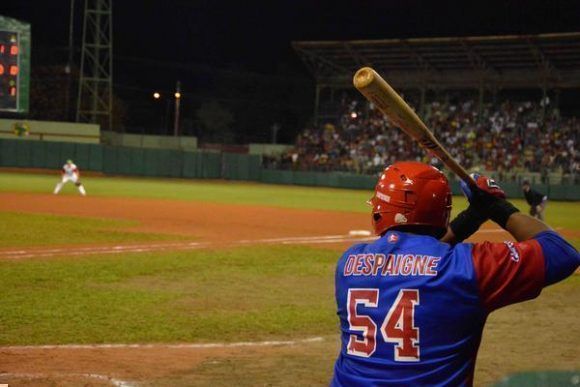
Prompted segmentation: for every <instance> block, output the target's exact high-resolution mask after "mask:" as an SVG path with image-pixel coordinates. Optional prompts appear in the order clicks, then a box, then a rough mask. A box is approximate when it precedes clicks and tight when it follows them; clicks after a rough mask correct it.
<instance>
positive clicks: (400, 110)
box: [353, 67, 475, 185]
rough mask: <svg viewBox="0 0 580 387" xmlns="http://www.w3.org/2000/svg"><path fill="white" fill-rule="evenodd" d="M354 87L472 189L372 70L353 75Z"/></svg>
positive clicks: (461, 171)
mask: <svg viewBox="0 0 580 387" xmlns="http://www.w3.org/2000/svg"><path fill="white" fill-rule="evenodd" d="M353 84H354V86H355V87H356V88H357V89H358V90H359V91H360V92H361V93H362V94H363V95H364V96H365V97H366V98H367V99H368V100H369V101H371V102H372V103H373V104H374V105H375V106H376V107H377V108H378V109H379V110H380V111H381V112H383V114H385V115H386V116H387V117H388V118H389V120H390V121H392V122H393V123H394V124H395V125H397V126H398V127H400V128H401V129H402V130H403V131H404V132H405V133H407V134H408V135H409V136H411V137H412V138H413V139H415V140H416V141H417V142H418V143H419V145H420V146H421V147H423V148H424V149H425V150H427V151H428V152H429V153H432V154H433V155H435V156H436V157H437V158H439V160H441V162H443V164H445V165H446V166H447V167H448V168H449V169H451V170H452V171H453V172H454V173H455V174H457V176H459V178H461V179H462V180H464V181H466V182H467V183H468V184H470V185H475V182H474V181H473V179H472V178H471V177H470V176H469V174H468V173H467V171H465V169H464V168H463V167H462V166H461V165H459V164H458V163H457V162H456V161H455V160H454V159H453V157H451V155H450V154H449V152H447V150H446V149H445V148H444V147H443V146H442V145H441V144H440V143H439V141H437V139H436V138H435V136H434V135H433V133H431V131H430V130H429V128H427V126H426V125H425V123H424V122H423V121H422V120H421V118H419V116H418V115H417V114H416V113H415V112H414V111H413V109H411V107H410V106H409V105H408V104H407V103H406V102H405V101H404V100H403V98H401V96H400V95H399V94H398V93H397V92H396V91H395V90H394V89H393V88H392V87H391V85H389V84H388V83H387V81H385V80H384V79H383V78H382V77H381V76H380V75H379V74H378V73H377V72H376V71H375V70H373V69H372V68H370V67H363V68H361V69H359V70H358V71H357V72H356V73H355V74H354V77H353Z"/></svg>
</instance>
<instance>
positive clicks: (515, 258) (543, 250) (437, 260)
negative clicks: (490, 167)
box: [331, 162, 580, 386]
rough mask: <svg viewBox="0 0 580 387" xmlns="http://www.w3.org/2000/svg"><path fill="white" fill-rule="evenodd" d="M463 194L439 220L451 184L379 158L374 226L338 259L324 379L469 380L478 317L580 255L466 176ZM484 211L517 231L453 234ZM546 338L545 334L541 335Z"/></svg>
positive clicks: (567, 271)
mask: <svg viewBox="0 0 580 387" xmlns="http://www.w3.org/2000/svg"><path fill="white" fill-rule="evenodd" d="M474 178H475V179H476V182H477V187H478V188H469V187H467V186H466V185H464V186H463V188H464V192H465V193H466V196H467V197H468V199H469V202H470V205H469V207H468V209H467V210H465V211H463V212H462V213H461V214H459V215H458V216H457V218H455V219H454V220H453V221H452V222H451V223H450V224H449V215H450V211H451V191H450V188H449V184H448V182H447V179H446V178H445V176H444V175H443V174H442V173H441V172H440V171H439V170H437V169H435V168H434V167H431V166H428V165H425V164H421V163H416V162H401V163H396V164H394V165H392V166H390V167H388V168H386V169H385V170H384V172H383V174H382V175H381V177H380V179H379V181H378V183H377V185H376V188H375V194H374V196H373V198H372V199H371V200H370V204H371V205H372V224H373V227H374V231H375V233H376V234H377V235H379V236H380V238H379V239H378V240H376V241H375V242H372V243H368V244H366V243H365V244H357V245H355V246H352V247H351V248H349V249H348V250H347V251H346V252H345V253H344V254H343V255H342V257H341V258H340V260H339V261H338V265H337V268H336V274H335V286H336V292H335V295H336V303H337V306H338V316H339V318H340V328H341V341H342V349H341V352H340V354H339V356H338V359H337V360H336V363H335V367H334V376H333V379H332V382H331V385H332V386H379V385H380V386H386V385H389V386H391V385H393V386H417V385H437V386H471V385H472V384H473V373H474V369H475V360H476V356H477V351H478V348H479V343H480V340H481V335H482V331H483V327H484V325H485V321H486V318H487V316H488V315H489V313H491V312H493V311H494V310H496V309H498V308H501V307H504V306H507V305H510V304H514V303H517V302H521V301H524V300H529V299H532V298H535V297H537V296H538V295H539V294H540V292H541V291H542V288H543V287H546V286H549V285H551V284H553V283H556V282H558V281H561V280H563V279H564V278H566V277H568V276H569V275H571V274H572V273H573V272H574V270H576V268H577V267H578V265H579V264H580V255H579V254H578V252H577V251H576V249H575V248H574V247H572V246H571V245H570V244H569V243H568V242H566V241H565V240H564V239H563V238H562V237H561V236H560V235H559V234H558V233H556V232H555V231H553V230H552V229H550V228H549V227H548V226H547V225H546V224H545V223H543V222H541V221H540V220H538V219H534V218H532V217H530V216H528V215H524V214H521V213H519V212H518V210H517V209H516V208H515V207H514V206H513V205H512V204H511V203H509V202H508V201H507V200H505V194H504V192H503V191H502V190H501V188H500V187H499V186H498V185H497V184H495V182H493V180H491V179H488V178H486V177H484V176H474ZM487 219H491V220H492V221H494V222H496V223H497V224H498V225H499V226H501V227H502V228H504V229H505V230H507V231H508V232H509V233H510V234H511V235H512V236H513V237H514V239H515V240H516V241H517V242H505V243H489V242H484V243H462V241H463V240H464V239H466V238H467V237H469V236H470V235H472V234H473V233H474V232H475V231H477V229H478V228H479V227H480V226H481V224H483V222H485V221H486V220H487ZM546 344H548V343H546Z"/></svg>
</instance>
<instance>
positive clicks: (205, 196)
mask: <svg viewBox="0 0 580 387" xmlns="http://www.w3.org/2000/svg"><path fill="white" fill-rule="evenodd" d="M56 182H57V176H56V175H54V176H51V175H33V174H16V173H0V192H2V191H3V192H36V193H51V192H52V189H53V188H54V185H55V184H56ZM83 184H84V185H85V187H86V189H87V192H88V194H89V195H91V196H109V197H110V196H114V197H132V198H148V199H169V200H194V201H202V202H217V203H231V204H253V205H260V206H276V207H287V208H305V209H323V210H335V211H357V212H367V211H368V207H367V206H366V205H365V201H366V200H367V199H369V197H370V194H371V193H370V191H369V192H367V191H361V190H346V189H333V188H311V187H297V186H285V185H269V184H255V183H245V182H233V181H208V180H179V179H146V178H119V177H86V178H85V177H84V178H83ZM63 193H64V194H73V195H78V193H77V192H76V188H75V187H74V186H73V185H72V184H67V185H65V187H64V188H63Z"/></svg>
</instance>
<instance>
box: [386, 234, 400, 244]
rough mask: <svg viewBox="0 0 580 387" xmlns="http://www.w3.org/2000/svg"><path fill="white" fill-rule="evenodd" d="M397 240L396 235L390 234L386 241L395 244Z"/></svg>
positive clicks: (397, 236)
mask: <svg viewBox="0 0 580 387" xmlns="http://www.w3.org/2000/svg"><path fill="white" fill-rule="evenodd" d="M398 240H399V235H397V234H391V235H389V237H388V238H387V241H388V242H389V243H397V241H398Z"/></svg>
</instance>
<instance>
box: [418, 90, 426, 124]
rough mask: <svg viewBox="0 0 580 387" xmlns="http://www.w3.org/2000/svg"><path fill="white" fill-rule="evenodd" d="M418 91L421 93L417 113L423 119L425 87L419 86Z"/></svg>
mask: <svg viewBox="0 0 580 387" xmlns="http://www.w3.org/2000/svg"><path fill="white" fill-rule="evenodd" d="M419 92H420V93H421V99H420V100H419V114H420V115H421V118H423V119H425V94H426V93H427V90H426V87H425V86H421V88H420V89H419Z"/></svg>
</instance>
